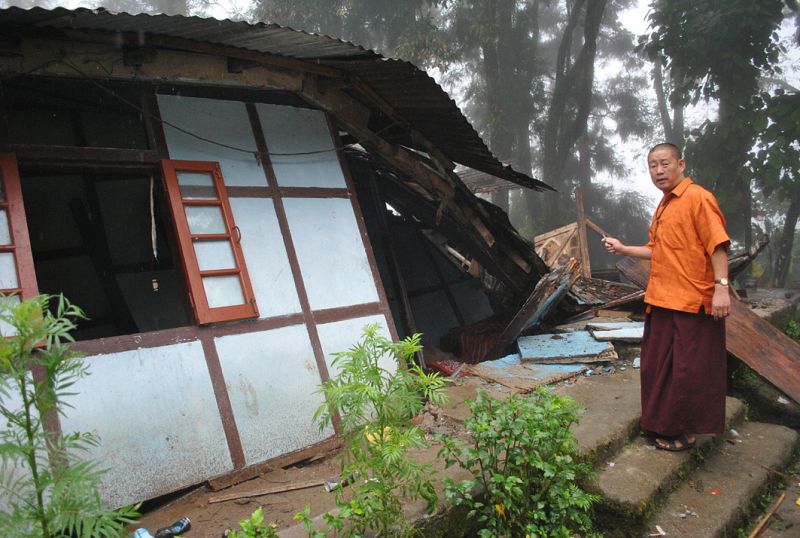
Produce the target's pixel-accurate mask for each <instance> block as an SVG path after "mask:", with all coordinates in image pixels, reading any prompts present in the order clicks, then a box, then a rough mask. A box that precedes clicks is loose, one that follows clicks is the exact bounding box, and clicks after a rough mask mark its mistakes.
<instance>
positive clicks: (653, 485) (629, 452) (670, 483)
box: [592, 398, 745, 529]
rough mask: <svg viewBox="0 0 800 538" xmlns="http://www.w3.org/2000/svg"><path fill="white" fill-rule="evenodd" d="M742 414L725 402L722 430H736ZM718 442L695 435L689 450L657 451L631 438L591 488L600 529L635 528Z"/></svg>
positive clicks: (740, 409) (732, 400) (735, 403)
mask: <svg viewBox="0 0 800 538" xmlns="http://www.w3.org/2000/svg"><path fill="white" fill-rule="evenodd" d="M744 415H745V406H744V404H743V403H742V402H741V401H740V400H737V399H735V398H726V400H725V431H726V432H727V431H728V430H730V428H731V427H738V424H739V423H741V422H742V420H743V419H744ZM720 442H721V439H720V437H718V436H713V435H698V436H697V445H696V446H695V448H694V449H693V450H691V451H685V452H667V451H664V450H657V449H656V447H655V446H654V445H653V444H652V443H650V442H649V441H648V440H646V439H644V438H642V437H639V438H637V439H634V440H633V441H632V442H631V443H630V444H629V445H627V446H626V447H625V448H624V449H623V450H622V451H620V452H619V453H617V454H615V455H613V456H610V457H609V461H607V462H605V463H604V464H603V466H602V467H601V468H600V470H599V471H598V474H597V480H596V482H595V484H593V486H592V489H593V490H594V491H595V492H596V493H598V494H599V495H601V496H602V497H603V501H602V504H601V506H599V507H598V514H599V515H601V517H602V520H603V524H604V526H607V527H616V528H620V527H625V528H628V529H635V528H637V527H640V526H641V525H643V524H644V522H645V521H646V520H647V518H648V517H649V516H650V515H652V513H653V511H654V508H655V506H656V505H657V504H658V502H659V500H661V499H662V498H663V496H664V495H665V493H668V492H669V491H671V490H672V489H673V488H674V487H675V485H676V482H677V481H678V480H679V477H681V476H685V475H686V474H687V473H688V472H690V471H691V470H692V469H693V468H694V467H696V466H697V462H698V460H700V459H702V458H703V457H705V456H706V455H708V454H709V453H710V452H712V451H713V450H714V449H715V448H716V446H717V445H718V444H719V443H720Z"/></svg>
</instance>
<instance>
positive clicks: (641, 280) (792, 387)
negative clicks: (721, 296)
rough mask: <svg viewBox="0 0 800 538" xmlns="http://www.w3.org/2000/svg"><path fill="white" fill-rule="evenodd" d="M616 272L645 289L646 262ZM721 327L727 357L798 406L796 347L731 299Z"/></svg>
mask: <svg viewBox="0 0 800 538" xmlns="http://www.w3.org/2000/svg"><path fill="white" fill-rule="evenodd" d="M617 269H619V270H620V272H622V274H624V275H625V276H626V277H628V279H630V280H631V281H632V282H634V283H635V284H637V285H638V286H640V287H642V288H644V287H646V286H647V279H648V276H649V275H650V262H647V261H645V260H637V259H634V258H625V259H623V260H622V261H620V262H619V263H617ZM725 323H726V340H725V342H726V345H727V348H728V353H730V354H731V355H733V356H734V357H736V358H737V359H739V360H740V361H742V362H743V363H745V364H746V365H747V366H749V367H750V368H752V369H753V370H755V371H756V372H757V373H758V374H759V375H760V376H762V377H763V378H764V379H766V380H767V381H769V382H770V383H772V384H773V385H774V386H775V387H777V388H778V389H780V390H781V391H783V393H784V394H786V395H787V396H788V397H790V398H791V399H792V400H794V401H795V402H798V403H800V345H798V344H797V342H795V341H794V340H792V339H791V338H789V337H788V336H786V334H784V332H783V331H780V330H778V329H777V328H776V327H773V326H772V325H771V324H770V323H769V322H767V321H766V320H764V319H762V318H760V317H758V316H757V315H756V314H754V313H753V312H752V311H751V310H750V307H749V306H748V305H746V304H744V303H742V302H741V301H739V300H738V299H735V298H732V299H731V314H730V316H728V318H727V320H726V322H725Z"/></svg>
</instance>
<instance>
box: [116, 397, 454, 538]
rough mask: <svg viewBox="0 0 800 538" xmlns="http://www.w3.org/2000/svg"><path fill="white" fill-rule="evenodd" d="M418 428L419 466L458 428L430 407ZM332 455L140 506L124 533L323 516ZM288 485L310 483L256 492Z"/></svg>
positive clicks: (334, 469)
mask: <svg viewBox="0 0 800 538" xmlns="http://www.w3.org/2000/svg"><path fill="white" fill-rule="evenodd" d="M420 427H421V428H422V429H423V430H424V431H425V433H426V437H427V438H428V441H429V442H430V443H431V446H430V448H428V449H426V450H424V451H422V453H421V454H419V455H418V457H419V459H420V460H422V461H432V460H433V459H434V458H436V454H437V452H438V451H439V448H440V445H439V444H438V443H437V442H436V440H435V438H434V435H437V434H447V435H454V434H455V435H460V434H461V433H463V428H461V426H460V425H459V424H457V423H455V422H454V421H452V420H450V419H448V418H446V417H444V416H443V415H441V414H439V413H438V410H437V409H436V408H435V407H429V408H426V411H425V413H424V414H423V420H422V424H421V425H420ZM339 465H340V463H339V458H338V453H337V452H334V453H332V454H329V455H327V456H325V457H321V458H319V459H313V458H312V459H311V460H308V461H306V462H301V463H298V464H295V465H291V466H288V467H286V468H283V469H273V470H269V471H267V472H265V473H263V474H261V475H260V476H259V477H257V478H254V479H251V480H248V481H246V482H242V483H240V484H237V485H235V486H232V487H230V488H226V489H224V490H220V491H216V492H215V491H212V490H211V488H210V487H209V486H208V485H207V484H203V485H200V486H197V487H195V488H193V489H191V490H190V491H186V492H183V493H181V494H179V495H177V496H174V497H173V498H171V499H169V500H167V499H161V500H158V501H157V502H151V503H149V504H148V505H146V506H145V507H144V515H143V516H142V518H141V519H140V520H139V522H137V523H136V524H135V525H131V526H130V527H129V528H128V530H129V531H130V532H134V531H135V530H136V529H139V528H141V527H144V528H147V529H148V530H149V531H150V533H151V534H153V535H155V533H156V531H157V530H158V529H160V528H163V527H167V526H169V525H170V524H172V523H173V522H175V521H177V520H178V519H180V518H181V517H184V516H186V517H188V518H189V519H190V520H191V522H192V526H191V529H190V530H189V531H188V532H186V533H184V534H182V536H186V537H187V538H221V537H222V536H224V534H225V531H226V530H228V529H234V530H235V529H238V528H239V521H240V520H242V519H245V518H248V517H250V514H252V513H253V512H254V511H255V510H257V509H258V508H259V507H260V506H263V507H264V518H265V521H267V522H269V523H275V524H276V525H277V528H278V529H284V528H288V527H292V526H294V525H296V524H297V522H296V521H295V519H294V515H295V513H297V512H298V511H299V510H302V509H303V507H305V506H306V505H311V507H312V512H311V516H312V517H314V516H317V515H320V514H323V513H325V512H327V511H329V510H331V509H332V508H334V507H335V494H334V493H329V492H327V491H326V490H325V488H324V485H323V483H324V482H325V481H326V480H331V479H335V478H337V477H338V476H339V475H340V472H339ZM293 484H314V485H312V486H310V487H307V488H303V489H297V490H293V491H283V492H280V493H272V494H267V495H259V494H257V492H259V491H263V490H265V489H279V488H282V487H291V485H293ZM229 495H230V496H233V495H241V497H240V498H237V499H231V500H223V501H221V502H215V501H216V500H217V499H218V498H220V497H222V496H229Z"/></svg>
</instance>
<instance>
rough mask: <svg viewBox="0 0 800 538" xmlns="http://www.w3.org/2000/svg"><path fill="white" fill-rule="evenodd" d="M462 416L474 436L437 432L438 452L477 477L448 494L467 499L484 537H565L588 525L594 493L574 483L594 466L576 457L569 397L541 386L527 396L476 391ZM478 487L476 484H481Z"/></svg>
mask: <svg viewBox="0 0 800 538" xmlns="http://www.w3.org/2000/svg"><path fill="white" fill-rule="evenodd" d="M468 405H469V408H470V410H471V411H472V416H471V417H470V418H468V419H467V420H466V421H465V426H466V428H467V430H468V431H469V433H470V434H471V437H472V441H471V444H465V443H464V442H462V441H460V440H458V439H454V438H444V439H442V441H443V443H444V446H443V448H442V449H441V451H440V452H439V456H440V457H443V458H444V459H445V462H446V464H447V466H448V467H449V466H451V465H454V464H458V465H459V466H461V467H462V468H464V469H467V470H469V471H470V472H472V473H473V475H474V478H473V479H471V480H465V481H463V482H461V483H460V484H455V483H454V482H453V481H452V480H446V489H445V491H446V494H447V495H448V497H449V498H451V499H453V502H454V503H455V504H457V505H466V506H467V507H468V508H469V516H470V517H471V518H474V519H475V521H476V523H477V524H478V527H479V528H480V531H479V535H480V536H482V537H494V536H508V537H524V536H530V537H533V536H535V537H545V536H554V537H570V536H572V535H573V532H591V529H592V522H591V519H590V517H589V512H590V509H591V505H592V503H593V502H594V501H595V500H597V498H596V497H595V496H593V495H590V494H588V493H586V492H584V491H583V490H581V488H580V487H579V486H578V482H579V481H580V480H581V479H583V478H585V477H587V476H588V475H589V474H590V472H591V469H590V468H589V466H588V465H586V464H584V463H580V462H579V461H578V460H577V443H576V442H575V438H574V437H573V435H572V432H571V431H570V425H572V424H573V423H575V422H576V421H577V416H578V408H577V406H576V404H575V402H574V401H573V400H571V399H569V398H565V397H560V396H557V395H555V394H553V393H552V392H550V391H548V390H546V389H544V388H538V389H537V390H536V391H535V392H533V393H532V394H530V395H528V396H519V395H514V396H511V397H509V398H507V399H504V400H497V399H494V398H491V397H489V396H487V395H486V393H485V392H484V391H481V392H479V394H478V396H477V398H476V399H475V400H474V401H470V402H468ZM481 490H482V493H477V494H476V492H481Z"/></svg>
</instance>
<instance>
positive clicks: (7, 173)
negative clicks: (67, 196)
mask: <svg viewBox="0 0 800 538" xmlns="http://www.w3.org/2000/svg"><path fill="white" fill-rule="evenodd" d="M0 182H1V183H2V188H3V192H4V193H5V198H4V199H3V200H0V209H3V210H5V211H6V215H7V217H8V232H9V237H10V240H11V244H9V245H0V252H11V253H12V254H13V256H14V264H15V270H16V272H17V287H16V288H0V293H2V294H4V295H18V296H19V298H20V300H22V301H25V300H28V299H31V298H33V297H36V296H37V295H39V288H38V285H37V283H36V270H35V269H34V265H33V252H32V250H31V240H30V236H29V235H28V221H27V220H26V217H25V204H24V202H23V200H22V187H21V186H20V179H19V167H18V166H17V156H16V155H15V154H14V153H3V152H0Z"/></svg>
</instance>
